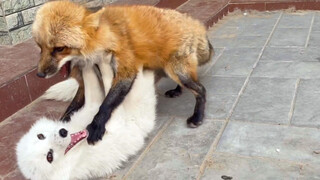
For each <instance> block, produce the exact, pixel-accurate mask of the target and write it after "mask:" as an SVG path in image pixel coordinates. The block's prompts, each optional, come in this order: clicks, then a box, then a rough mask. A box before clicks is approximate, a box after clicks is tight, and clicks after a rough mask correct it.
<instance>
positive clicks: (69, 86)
mask: <svg viewBox="0 0 320 180" xmlns="http://www.w3.org/2000/svg"><path fill="white" fill-rule="evenodd" d="M78 87H79V84H78V82H77V80H75V79H74V78H69V79H67V80H64V81H61V82H59V83H57V84H55V85H53V86H51V87H50V88H49V89H48V90H47V91H46V92H45V93H44V95H43V96H42V98H44V99H51V100H57V101H71V100H72V99H73V98H74V96H75V95H76V93H77V90H78Z"/></svg>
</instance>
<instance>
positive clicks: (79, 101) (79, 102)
mask: <svg viewBox="0 0 320 180" xmlns="http://www.w3.org/2000/svg"><path fill="white" fill-rule="evenodd" d="M84 102H85V98H84V88H83V87H79V88H78V91H77V94H76V96H75V97H74V98H73V100H72V102H71V103H70V105H69V106H68V108H67V110H66V111H65V113H64V114H63V116H62V117H61V119H60V120H61V121H64V122H69V121H70V116H71V115H72V114H73V113H74V112H76V111H78V110H79V109H80V108H81V107H82V106H83V105H84Z"/></svg>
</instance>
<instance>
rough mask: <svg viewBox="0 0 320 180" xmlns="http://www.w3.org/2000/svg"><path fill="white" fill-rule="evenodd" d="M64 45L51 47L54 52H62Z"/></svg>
mask: <svg viewBox="0 0 320 180" xmlns="http://www.w3.org/2000/svg"><path fill="white" fill-rule="evenodd" d="M64 48H65V47H55V48H54V49H53V51H54V52H62V51H63V50H64Z"/></svg>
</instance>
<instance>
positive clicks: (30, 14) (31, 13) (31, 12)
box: [22, 6, 40, 24]
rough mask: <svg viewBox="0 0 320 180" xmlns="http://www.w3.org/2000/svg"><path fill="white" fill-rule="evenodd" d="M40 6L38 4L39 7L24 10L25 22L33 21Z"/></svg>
mask: <svg viewBox="0 0 320 180" xmlns="http://www.w3.org/2000/svg"><path fill="white" fill-rule="evenodd" d="M39 8H40V6H37V7H33V8H30V9H27V10H24V11H22V16H23V21H24V24H30V23H32V22H33V20H34V17H35V15H36V12H37V10H38V9H39Z"/></svg>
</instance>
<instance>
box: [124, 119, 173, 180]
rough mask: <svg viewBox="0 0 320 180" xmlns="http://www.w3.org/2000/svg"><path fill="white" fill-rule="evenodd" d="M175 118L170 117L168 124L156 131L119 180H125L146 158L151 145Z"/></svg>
mask: <svg viewBox="0 0 320 180" xmlns="http://www.w3.org/2000/svg"><path fill="white" fill-rule="evenodd" d="M174 119H175V118H174V117H170V120H169V121H168V122H166V123H165V124H164V125H163V127H162V128H161V129H160V130H159V131H158V133H157V134H156V135H155V136H154V138H153V139H152V140H151V142H150V143H149V144H148V145H147V147H145V148H144V150H143V152H142V153H141V154H140V156H139V157H138V159H137V160H136V161H135V162H134V163H133V164H132V166H131V168H130V169H129V170H128V172H126V173H125V175H124V176H123V177H122V178H121V179H122V180H125V179H127V178H128V176H129V175H130V174H131V173H132V172H133V171H134V170H135V169H136V167H137V166H138V165H139V164H140V162H141V161H142V159H143V158H144V157H145V156H146V154H147V153H148V152H149V150H150V149H151V147H152V145H153V144H155V143H156V142H157V141H158V140H159V138H160V137H161V136H162V134H163V133H164V131H166V130H167V128H168V127H169V125H170V124H171V123H172V122H173V120H174Z"/></svg>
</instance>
